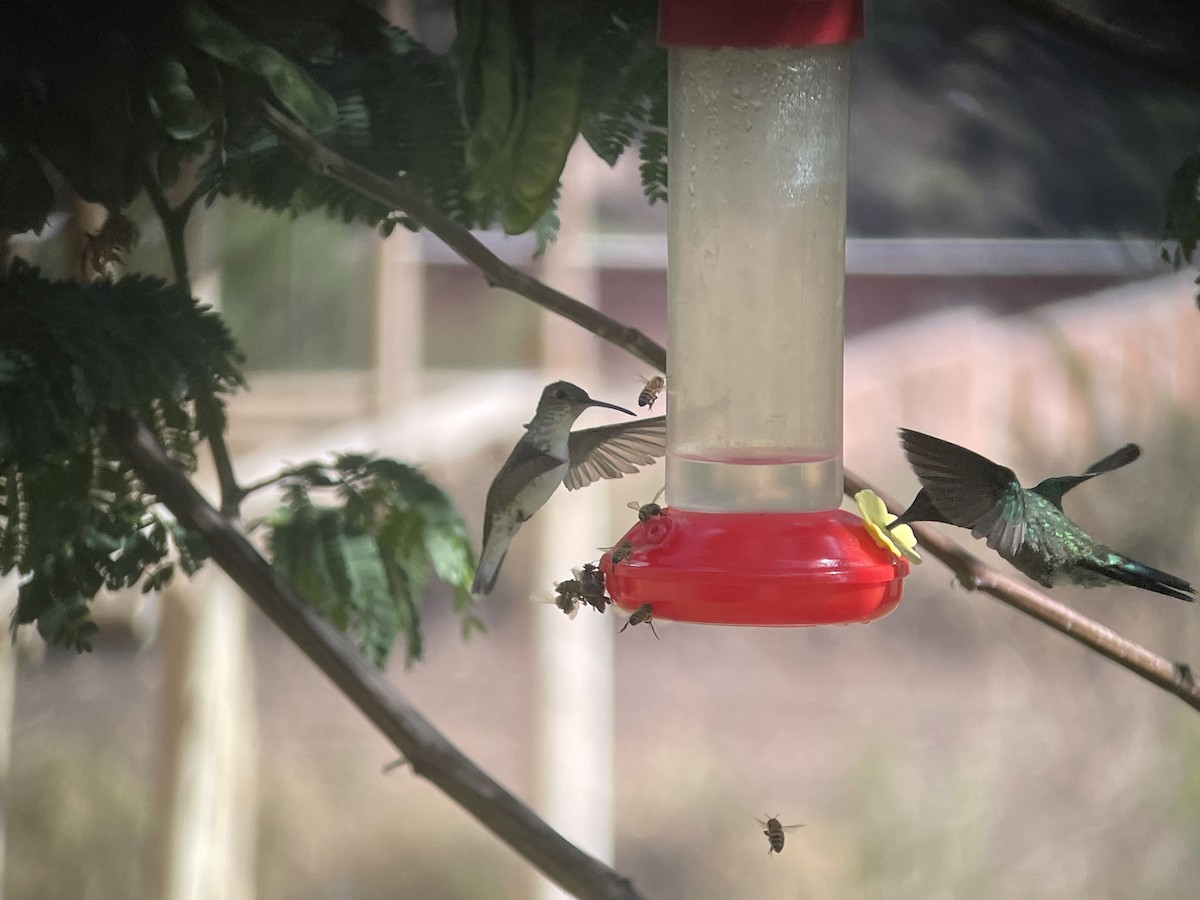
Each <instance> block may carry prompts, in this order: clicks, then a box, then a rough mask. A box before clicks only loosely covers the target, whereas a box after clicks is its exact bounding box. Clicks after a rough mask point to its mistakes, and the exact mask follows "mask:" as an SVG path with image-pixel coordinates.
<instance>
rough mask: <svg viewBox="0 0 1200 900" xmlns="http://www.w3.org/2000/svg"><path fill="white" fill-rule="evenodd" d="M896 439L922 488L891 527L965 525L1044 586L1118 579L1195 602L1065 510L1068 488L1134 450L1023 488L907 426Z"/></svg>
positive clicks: (1184, 588) (981, 460) (1134, 454)
mask: <svg viewBox="0 0 1200 900" xmlns="http://www.w3.org/2000/svg"><path fill="white" fill-rule="evenodd" d="M900 437H901V442H902V443H903V445H904V452H905V453H906V454H907V456H908V460H909V462H910V463H911V464H912V467H913V470H914V471H915V472H916V473H917V477H918V478H919V479H920V480H921V486H922V490H921V491H920V492H919V493H918V494H917V496H916V498H914V500H913V502H912V505H911V506H910V507H909V508H908V509H907V510H905V511H904V513H903V514H901V516H900V517H899V518H898V519H897V520H896V522H894V523H892V524H893V526H894V525H896V524H899V523H901V522H919V521H932V522H946V523H949V524H951V525H958V526H959V527H962V528H969V529H970V530H971V534H973V535H974V536H975V537H977V538H978V537H982V538H985V539H986V540H987V545H988V546H989V547H991V548H992V549H993V550H995V551H996V552H997V553H999V554H1000V555H1001V556H1002V557H1004V558H1005V559H1006V560H1008V561H1009V562H1010V563H1012V565H1013V566H1015V567H1016V568H1017V569H1019V570H1021V571H1022V572H1024V573H1025V574H1026V575H1028V576H1029V577H1030V578H1032V579H1033V580H1034V581H1036V582H1038V583H1039V584H1041V585H1043V586H1045V587H1053V586H1054V585H1056V584H1063V583H1069V584H1078V585H1082V586H1084V587H1099V586H1102V585H1106V584H1111V583H1113V582H1121V583H1123V584H1128V585H1131V586H1133V587H1138V588H1142V589H1144V590H1148V591H1154V592H1155V593H1159V594H1165V595H1167V596H1168V597H1177V598H1178V599H1180V600H1189V601H1190V600H1192V599H1193V598H1192V597H1191V596H1189V595H1191V594H1194V593H1195V589H1194V588H1193V587H1192V586H1191V585H1190V584H1189V583H1188V582H1186V581H1184V580H1183V579H1182V578H1177V577H1176V576H1174V575H1170V574H1168V573H1167V572H1163V571H1161V570H1159V569H1155V568H1153V567H1151V566H1147V565H1145V564H1144V563H1139V562H1137V561H1136V560H1132V559H1130V558H1129V557H1127V556H1122V555H1121V554H1120V553H1117V552H1115V551H1113V550H1110V549H1109V548H1108V547H1106V546H1104V545H1103V544H1101V543H1099V542H1097V541H1096V540H1094V539H1093V538H1092V537H1091V536H1090V535H1088V534H1087V532H1085V531H1084V530H1083V529H1082V528H1080V527H1079V526H1078V525H1076V524H1075V523H1074V522H1072V521H1071V519H1070V518H1069V517H1068V516H1067V514H1066V513H1065V512H1063V508H1062V498H1063V495H1064V494H1065V493H1066V492H1067V491H1069V490H1071V489H1072V488H1074V487H1076V486H1077V485H1079V484H1082V483H1083V482H1084V481H1087V480H1088V479H1090V478H1094V477H1095V476H1096V475H1099V474H1102V473H1104V472H1111V471H1112V470H1114V469H1118V468H1120V467H1122V466H1125V465H1128V464H1129V463H1131V462H1133V461H1134V460H1135V459H1137V458H1138V456H1140V455H1141V451H1140V450H1139V449H1138V447H1137V445H1135V444H1126V445H1125V446H1124V447H1122V448H1120V449H1119V450H1117V451H1115V452H1114V453H1111V454H1109V455H1108V456H1106V457H1104V459H1102V460H1099V461H1098V462H1096V463H1094V464H1093V465H1092V466H1091V467H1090V468H1089V469H1088V470H1087V471H1086V472H1084V473H1083V474H1081V475H1060V476H1056V477H1054V478H1047V479H1045V480H1044V481H1041V482H1039V483H1038V484H1037V485H1036V486H1034V487H1033V488H1023V487H1021V484H1020V482H1019V481H1017V476H1016V473H1015V472H1013V470H1012V469H1009V468H1006V467H1005V466H1001V465H998V464H997V463H994V462H992V461H991V460H989V459H987V458H986V457H983V456H980V455H979V454H978V453H974V452H973V451H971V450H968V449H966V448H965V447H960V446H958V445H957V444H952V443H950V442H949V441H943V440H941V439H940V438H935V437H932V436H930V435H927V434H922V433H921V432H919V431H912V430H910V429H907V428H902V429H901V430H900Z"/></svg>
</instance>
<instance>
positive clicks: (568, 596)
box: [553, 378, 666, 639]
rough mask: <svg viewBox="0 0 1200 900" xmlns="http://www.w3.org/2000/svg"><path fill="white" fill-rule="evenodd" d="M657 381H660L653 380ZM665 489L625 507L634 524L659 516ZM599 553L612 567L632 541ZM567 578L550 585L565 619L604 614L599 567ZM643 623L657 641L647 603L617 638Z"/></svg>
mask: <svg viewBox="0 0 1200 900" xmlns="http://www.w3.org/2000/svg"><path fill="white" fill-rule="evenodd" d="M655 380H658V381H661V380H662V379H661V378H660V379H655ZM665 490H666V486H665V485H664V486H663V487H661V488H659V490H658V493H657V494H655V495H654V499H653V500H651V501H650V502H649V503H637V502H636V501H632V500H631V501H630V502H629V503H627V504H626V506H628V507H629V508H630V509H634V510H637V514H638V521H639V522H641V523H642V524H643V525H645V524H646V523H647V522H649V521H650V520H651V519H653V518H654V517H655V516H663V515H666V513H664V512H663V508H662V507H661V506H659V504H658V498H659V497H661V496H662V494H663V491H665ZM597 549H599V550H605V551H607V552H609V553H611V554H612V564H613V565H614V566H616V565H619V564H620V563H623V562H624V561H625V560H627V559H628V558H629V555H630V554H631V553H633V541H631V540H629V539H626V540H623V541H620V542H618V543H616V544H613V545H612V546H611V547H599V548H597ZM571 575H572V577H571V578H568V579H566V580H564V581H560V582H558V583H557V584H555V585H554V600H553V603H554V605H555V606H557V607H558V608H559V609H561V610H562V611H563V612H564V613H566V614H567V616H568V617H570V618H572V619H574V618H575V616H576V614H578V612H579V608H580V607H581V606H584V605H587V606H590V607H591V608H592V609H594V610H596V612H598V613H602V612H604V610H605V609H607V608H608V605H609V604H610V603H612V598H611V597H609V596H608V592H607V590H606V589H605V586H604V573H603V572H602V571H600V567H599V566H597V565H596V564H595V563H590V562H589V563H584V564H583V565H582V566H580V567H578V568H576V569H572V570H571ZM642 623H645V624H647V625H649V626H650V631H651V632H653V634H654V637H655V638H656V639H657V638H658V631H657V630H656V629H655V628H654V608H653V607H652V606H651V605H650V604H649V603H643V604H642V605H641V606H639V607H638V608H637V609H635V610H634V611H633V613H632V615H630V617H629V619H628V621H626V622H625V624H624V625H622V626H621V631H619V632H617V633H618V634H620V633H621V632H622V631H624V630H625V629H626V628H628V627H629V626H630V625H641V624H642Z"/></svg>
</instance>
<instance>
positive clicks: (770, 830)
mask: <svg viewBox="0 0 1200 900" xmlns="http://www.w3.org/2000/svg"><path fill="white" fill-rule="evenodd" d="M763 815H764V816H765V815H766V813H763ZM754 821H756V822H758V824H759V825H763V826H765V827H766V829H767V830H766V831H764V832H763V834H765V835H766V836H767V843H768V844H770V846H769V847H768V848H767V856H770V855H771V854H772V853H782V852H783V833H784V832H785V831H795V830H796V829H797V828H803V827H804V826H803V825H781V824H780V823H779V816H771V817H770V818H769V819H767V820H766V821H765V822H764V821H763V820H762V819H755V820H754Z"/></svg>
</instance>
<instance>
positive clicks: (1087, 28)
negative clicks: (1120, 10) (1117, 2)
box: [1000, 0, 1200, 90]
mask: <svg viewBox="0 0 1200 900" xmlns="http://www.w3.org/2000/svg"><path fill="white" fill-rule="evenodd" d="M1000 2H1001V3H1003V4H1004V5H1005V6H1008V7H1010V8H1012V9H1014V10H1016V11H1017V12H1019V13H1020V14H1021V15H1023V16H1025V17H1027V18H1030V19H1033V20H1035V21H1037V22H1040V23H1041V24H1042V25H1045V26H1046V27H1047V28H1049V29H1050V30H1051V31H1056V32H1058V33H1059V34H1061V35H1063V36H1064V37H1066V38H1068V39H1070V40H1072V41H1075V42H1076V43H1077V44H1083V45H1084V46H1085V47H1091V48H1092V49H1093V50H1099V51H1100V52H1102V53H1104V54H1106V55H1108V56H1110V57H1112V58H1113V59H1115V60H1118V61H1119V62H1123V63H1125V64H1126V65H1130V66H1133V67H1134V68H1138V69H1141V70H1142V71H1144V72H1149V73H1150V74H1152V75H1157V76H1159V77H1160V78H1165V79H1167V80H1168V81H1173V82H1175V83H1176V84H1179V85H1182V86H1183V87H1186V88H1191V89H1192V90H1200V64H1198V63H1197V61H1196V58H1195V56H1194V55H1192V54H1187V53H1182V52H1179V51H1176V50H1172V49H1170V48H1169V47H1164V46H1162V45H1161V44H1156V43H1155V42H1154V41H1151V40H1148V39H1146V38H1144V37H1142V36H1141V35H1140V34H1137V33H1135V32H1132V31H1129V30H1127V29H1125V28H1122V27H1121V26H1119V25H1113V24H1112V23H1110V22H1106V21H1104V20H1103V19H1099V18H1097V17H1095V16H1092V15H1089V14H1088V13H1086V12H1084V11H1083V10H1081V9H1078V8H1076V7H1072V6H1068V5H1066V4H1064V3H1060V2H1057V0H1000Z"/></svg>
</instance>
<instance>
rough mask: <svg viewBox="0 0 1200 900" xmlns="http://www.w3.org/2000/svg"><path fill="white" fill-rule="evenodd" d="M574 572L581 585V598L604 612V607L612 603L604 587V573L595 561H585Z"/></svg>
mask: <svg viewBox="0 0 1200 900" xmlns="http://www.w3.org/2000/svg"><path fill="white" fill-rule="evenodd" d="M572 572H573V574H574V575H575V579H576V580H577V581H578V582H579V585H580V590H579V597H580V599H581V600H583V602H584V603H586V604H587V605H588V606H590V607H592V609H594V610H596V612H598V613H602V612H604V608H605V607H606V606H608V604H610V603H612V600H610V599H609V598H608V594H607V593H606V592H605V589H604V573H603V572H601V571H600V569H599V567H598V566H596V565H595V564H594V563H584V564H583V566H582V568H579V569H573V570H572Z"/></svg>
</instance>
